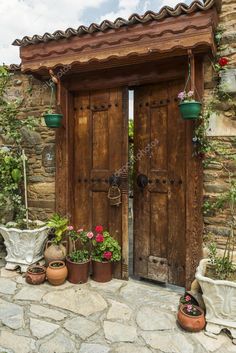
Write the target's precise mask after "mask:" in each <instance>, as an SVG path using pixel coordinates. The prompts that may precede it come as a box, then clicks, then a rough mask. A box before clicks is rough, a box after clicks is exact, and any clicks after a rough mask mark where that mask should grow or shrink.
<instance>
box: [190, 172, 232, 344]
mask: <svg viewBox="0 0 236 353" xmlns="http://www.w3.org/2000/svg"><path fill="white" fill-rule="evenodd" d="M224 169H225V170H226V171H227V168H226V167H224ZM229 185H230V188H229V190H228V191H226V192H225V193H223V194H222V195H221V196H220V197H219V198H218V199H217V200H216V201H215V202H214V203H213V204H211V207H210V211H213V210H214V211H216V210H223V209H225V208H226V207H227V206H228V207H229V211H230V212H229V215H228V218H227V221H226V222H225V223H226V225H228V226H229V228H230V232H229V235H228V236H227V240H226V244H225V248H224V250H223V251H222V250H221V249H217V246H216V244H215V243H214V242H212V240H211V239H210V245H209V246H208V249H209V258H208V259H202V260H201V261H200V263H199V266H198V268H197V272H196V279H197V281H198V283H199V284H200V287H201V290H202V292H203V300H204V302H205V305H206V321H207V326H206V331H208V332H211V333H214V334H218V333H220V331H221V330H222V329H227V330H228V331H230V333H231V335H232V337H233V338H234V339H236V322H235V317H236V305H235V303H236V262H235V251H234V249H235V235H234V231H235V226H236V217H235V205H236V183H235V181H234V180H233V179H232V175H231V172H229Z"/></svg>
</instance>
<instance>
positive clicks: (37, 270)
mask: <svg viewBox="0 0 236 353" xmlns="http://www.w3.org/2000/svg"><path fill="white" fill-rule="evenodd" d="M45 279H46V268H45V267H44V266H39V265H34V266H30V267H29V268H28V270H27V272H26V275H25V280H26V282H27V283H29V284H42V283H43V282H44V281H45Z"/></svg>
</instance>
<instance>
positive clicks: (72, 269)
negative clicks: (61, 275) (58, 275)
mask: <svg viewBox="0 0 236 353" xmlns="http://www.w3.org/2000/svg"><path fill="white" fill-rule="evenodd" d="M66 266H67V269H68V278H67V279H68V281H69V282H71V283H75V284H77V283H86V282H87V281H88V276H89V268H90V260H88V261H86V262H82V263H78V262H72V261H71V260H70V259H69V258H68V257H67V258H66Z"/></svg>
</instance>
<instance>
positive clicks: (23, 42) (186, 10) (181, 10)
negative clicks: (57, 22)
mask: <svg viewBox="0 0 236 353" xmlns="http://www.w3.org/2000/svg"><path fill="white" fill-rule="evenodd" d="M213 6H216V7H217V9H218V10H219V9H220V7H221V0H205V1H204V3H202V2H200V1H194V2H192V3H191V4H190V5H189V6H188V5H187V4H185V3H179V4H178V5H176V6H175V7H174V8H171V7H169V6H164V7H163V8H161V9H160V11H159V12H157V13H156V12H153V11H147V12H145V14H144V15H138V14H136V13H134V14H132V15H131V16H130V17H129V18H128V20H125V19H124V18H121V17H118V18H117V19H116V20H115V21H114V22H111V21H108V20H104V21H103V22H102V23H101V24H100V25H99V24H97V23H92V24H91V25H90V26H89V27H86V26H79V27H78V28H77V29H73V28H68V29H66V30H65V31H61V30H57V31H55V32H54V33H52V34H50V33H45V34H44V35H42V36H40V35H34V36H32V37H28V36H25V37H23V38H22V39H16V40H15V41H14V42H13V43H12V44H13V45H16V46H27V45H30V44H37V43H43V42H48V41H51V40H59V39H63V38H69V37H72V36H81V35H84V34H92V33H95V32H104V31H106V30H109V29H117V28H121V27H123V26H130V25H134V24H138V23H143V24H144V23H146V22H149V21H160V20H163V19H164V18H167V17H177V16H180V15H184V14H191V13H193V12H197V11H207V10H209V9H210V8H212V7H213Z"/></svg>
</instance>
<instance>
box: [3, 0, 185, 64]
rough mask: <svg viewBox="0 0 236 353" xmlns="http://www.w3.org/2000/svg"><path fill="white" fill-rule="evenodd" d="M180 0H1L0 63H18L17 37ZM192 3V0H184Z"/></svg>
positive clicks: (158, 8)
mask: <svg viewBox="0 0 236 353" xmlns="http://www.w3.org/2000/svg"><path fill="white" fill-rule="evenodd" d="M178 2H180V1H179V0H0V19H1V31H0V63H4V64H7V65H8V64H19V63H20V58H19V48H18V47H14V46H12V45H11V44H12V42H13V41H14V39H16V38H20V39H21V38H23V37H24V36H26V35H27V36H32V35H34V34H39V35H42V34H44V33H45V32H49V33H53V32H54V31H56V30H58V29H60V30H65V29H67V28H68V27H72V28H78V26H79V25H82V24H83V25H86V26H88V25H89V24H90V23H92V22H96V23H100V22H102V20H104V19H108V20H114V19H116V18H117V17H123V18H126V19H127V18H128V17H129V16H130V15H131V14H132V13H134V12H135V13H138V14H143V13H145V11H147V10H152V11H158V10H160V8H161V7H163V6H165V5H168V6H171V7H175V5H176V4H177V3H178ZM182 2H186V3H187V4H189V3H190V2H191V0H182Z"/></svg>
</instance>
